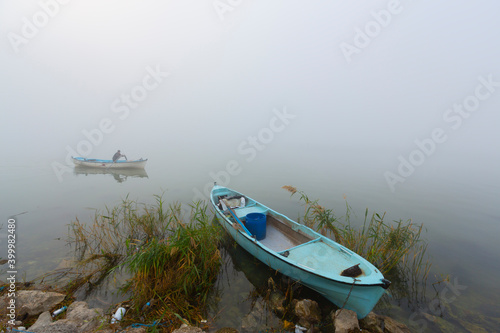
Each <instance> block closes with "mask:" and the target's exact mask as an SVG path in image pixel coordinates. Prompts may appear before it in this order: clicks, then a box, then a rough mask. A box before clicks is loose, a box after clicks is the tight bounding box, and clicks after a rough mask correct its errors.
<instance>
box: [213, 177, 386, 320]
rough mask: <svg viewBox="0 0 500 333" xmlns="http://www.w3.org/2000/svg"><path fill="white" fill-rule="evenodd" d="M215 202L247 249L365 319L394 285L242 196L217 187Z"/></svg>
mask: <svg viewBox="0 0 500 333" xmlns="http://www.w3.org/2000/svg"><path fill="white" fill-rule="evenodd" d="M210 199H211V203H212V205H213V207H214V210H215V213H216V215H217V218H218V220H219V221H220V223H221V225H222V226H223V227H224V229H226V231H227V232H228V233H229V234H230V235H231V236H232V237H233V238H234V239H235V241H236V242H237V243H238V244H239V245H240V246H241V247H243V248H244V249H245V250H246V251H248V252H249V253H250V254H252V255H253V256H254V257H256V258H257V259H259V260H260V261H262V262H263V263H264V264H266V265H268V266H269V267H271V268H273V269H275V270H277V271H279V272H280V273H282V274H284V275H287V276H289V277H290V278H292V279H294V280H296V281H299V282H300V283H302V284H304V285H306V286H308V287H309V288H311V289H313V290H315V291H317V292H319V293H320V294H322V295H323V296H324V297H325V298H326V299H328V300H329V301H331V302H332V303H334V304H335V305H337V306H338V307H342V306H344V308H346V309H349V310H353V311H355V312H356V313H357V316H358V318H360V319H361V318H364V317H365V316H366V315H367V314H368V313H369V312H370V311H371V310H372V309H373V307H374V306H375V305H376V304H377V302H378V301H379V299H380V298H381V297H382V295H383V294H384V293H385V290H386V289H387V288H388V287H389V285H390V284H391V283H390V281H388V280H386V279H384V276H383V275H382V273H381V272H380V271H379V270H378V269H377V268H376V267H375V266H373V265H372V264H371V263H370V262H368V261H367V260H366V259H364V258H363V257H361V256H360V255H358V254H356V253H354V252H353V251H351V250H349V249H348V248H346V247H344V246H342V245H340V244H338V243H337V242H335V241H333V240H331V239H329V238H327V237H325V236H322V235H321V234H319V233H317V232H316V231H314V230H312V229H310V228H308V227H306V226H304V225H302V224H299V223H297V222H295V221H293V220H291V219H289V218H288V217H286V216H284V215H282V214H280V213H278V212H276V211H274V210H272V209H270V208H269V207H266V206H264V205H263V204H261V203H259V202H257V201H255V200H253V199H251V198H249V197H247V196H245V195H243V194H241V193H239V192H236V191H234V190H231V189H229V188H226V187H222V186H218V185H215V186H214V187H213V188H212V192H211V195H210Z"/></svg>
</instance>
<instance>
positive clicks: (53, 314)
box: [52, 306, 68, 317]
mask: <svg viewBox="0 0 500 333" xmlns="http://www.w3.org/2000/svg"><path fill="white" fill-rule="evenodd" d="M67 308H68V307H67V306H63V307H62V308H60V309H58V310H56V311H54V312H52V317H55V316H57V315H58V314H60V313H63V312H64V311H66V309H67Z"/></svg>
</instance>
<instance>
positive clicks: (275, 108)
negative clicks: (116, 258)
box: [0, 0, 500, 317]
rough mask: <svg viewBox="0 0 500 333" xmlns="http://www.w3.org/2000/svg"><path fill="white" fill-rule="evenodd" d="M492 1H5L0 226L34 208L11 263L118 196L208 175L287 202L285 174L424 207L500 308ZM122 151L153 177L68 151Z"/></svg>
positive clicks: (444, 245) (188, 186)
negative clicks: (85, 163) (80, 160)
mask: <svg viewBox="0 0 500 333" xmlns="http://www.w3.org/2000/svg"><path fill="white" fill-rule="evenodd" d="M499 10H500V5H499V4H498V3H497V2H495V1H482V2H467V3H451V2H450V3H437V2H435V1H403V0H401V1H396V0H391V1H372V2H370V3H363V4H359V3H355V2H341V1H333V2H328V3H322V2H313V3H311V2H307V3H306V2H299V1H280V0H278V1H272V2H269V1H267V2H266V1H257V2H255V1H252V2H250V1H228V0H220V1H219V0H215V1H205V2H199V1H189V0H187V1H185V0H183V1H162V2H159V1H153V0H145V1H132V0H107V1H102V0H100V1H97V0H86V1H76V0H74V1H62V0H59V1H58V0H41V1H22V2H21V1H2V0H0V36H3V38H1V40H0V68H1V70H0V73H1V75H0V103H1V104H0V107H1V110H2V111H1V113H0V115H1V116H0V138H1V149H2V155H3V159H2V160H1V161H0V181H1V185H2V186H1V187H2V191H1V192H0V196H1V197H0V199H1V202H2V204H1V208H0V212H1V218H2V219H3V220H2V221H1V222H0V225H1V224H3V227H4V228H5V224H6V221H7V219H8V217H9V216H12V215H15V214H19V213H22V212H26V211H27V213H26V214H24V215H19V228H18V232H19V239H20V241H19V242H20V244H19V247H20V250H19V251H20V256H21V258H20V259H19V265H20V267H23V268H24V269H25V270H26V271H27V272H28V273H27V274H28V276H33V275H36V274H38V273H39V271H40V270H42V269H52V268H55V267H56V266H57V264H58V262H59V261H60V259H61V258H62V257H64V256H65V255H66V253H65V251H66V250H67V248H66V247H65V246H64V244H63V241H60V242H55V241H54V240H53V239H54V238H59V237H61V238H62V239H65V237H66V236H65V233H66V232H67V226H66V224H67V223H69V222H70V221H71V220H72V219H74V218H75V216H79V217H83V219H85V218H86V217H88V216H90V215H91V214H93V210H92V209H103V208H104V207H105V206H113V205H114V204H116V203H117V202H119V201H120V200H121V198H124V197H125V196H126V195H127V194H129V195H130V197H131V198H133V199H138V200H140V201H144V202H149V201H152V200H153V199H152V195H153V194H159V193H161V192H163V191H164V192H165V196H166V198H168V199H169V200H172V201H174V200H179V201H181V202H190V201H191V200H193V199H199V198H203V196H204V195H206V192H207V191H208V190H209V189H210V185H211V184H212V183H213V182H214V181H218V183H219V184H223V185H224V184H227V185H228V186H230V187H233V188H235V189H237V190H238V191H240V192H244V193H248V194H249V195H250V196H252V197H253V198H255V199H257V200H261V201H263V202H264V203H266V204H268V205H271V206H272V207H275V208H277V209H279V210H282V211H283V212H286V213H287V214H290V215H291V216H294V217H295V216H297V214H299V213H300V212H301V211H302V207H301V206H300V205H299V204H297V202H296V200H294V199H292V200H290V199H289V195H288V193H286V192H285V191H284V190H282V189H281V186H283V185H294V186H297V187H298V188H300V189H302V190H305V191H306V192H307V193H308V194H309V195H310V196H311V197H312V198H320V199H321V202H322V203H323V204H325V205H327V206H328V205H330V206H333V207H338V209H339V210H340V212H339V215H342V213H343V209H344V208H343V207H344V205H345V203H344V199H343V196H344V195H345V196H346V198H347V200H348V201H349V203H350V204H351V205H352V206H353V207H354V208H355V209H357V210H358V213H359V217H360V219H361V217H362V216H363V214H364V209H365V208H366V207H368V208H370V210H375V211H381V212H383V211H387V214H388V216H389V217H390V219H399V218H403V219H408V218H413V219H414V221H415V222H416V223H424V225H425V226H426V228H427V234H426V238H427V239H428V240H429V251H430V253H431V255H432V257H433V258H434V259H433V260H434V261H435V262H436V265H435V266H434V267H435V271H433V273H436V274H438V272H441V271H445V272H446V273H450V274H452V275H453V276H457V277H458V278H459V280H460V281H463V283H465V284H467V286H468V287H469V289H468V291H467V293H470V294H467V293H465V294H466V295H469V296H470V295H472V294H475V295H476V294H477V295H481V297H482V298H481V302H483V304H490V302H491V308H490V310H491V313H494V315H492V316H496V317H500V309H499V308H498V305H495V304H493V303H494V302H493V300H494V299H498V297H499V296H500V288H498V286H497V283H496V282H497V281H496V280H497V279H494V278H493V277H492V276H496V275H495V273H498V272H499V271H500V267H499V264H498V262H500V260H499V259H500V258H499V253H500V246H499V245H498V242H497V238H498V234H499V232H500V227H499V220H500V211H499V208H498V204H499V197H500V154H499V152H500V131H499V130H498V126H499V124H500V112H499V110H500V60H499V59H500V45H499V44H498V42H497V40H498V31H500V21H499V20H498V17H497V16H498V12H499ZM117 149H120V150H121V151H122V153H124V154H126V155H127V157H128V159H137V158H141V157H142V158H148V159H149V161H148V164H147V166H146V175H114V176H113V175H110V174H82V173H77V172H75V170H74V168H73V166H72V165H71V164H68V162H69V157H70V156H72V155H78V156H86V157H90V158H106V159H107V158H111V157H112V155H113V154H114V153H115V152H116V150H117ZM4 245H5V243H0V246H4ZM4 247H5V246H4ZM4 250H5V249H1V251H0V256H2V257H3V256H4V254H3V252H2V251H4ZM42 257H43V258H42ZM41 262H43V264H41ZM477 274H479V275H481V276H482V277H484V280H482V281H481V282H477V281H476V280H475V279H474V276H476V275H477ZM469 296H464V297H463V301H462V302H464V303H465V302H466V299H467V300H468V299H469V298H468V297H469ZM492 297H494V298H492ZM490 310H488V311H490ZM474 311H477V312H482V311H483V310H481V309H474Z"/></svg>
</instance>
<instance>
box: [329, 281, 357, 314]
mask: <svg viewBox="0 0 500 333" xmlns="http://www.w3.org/2000/svg"><path fill="white" fill-rule="evenodd" d="M356 281H359V280H358V279H356V278H353V281H352V285H351V290H349V294H347V298H346V299H345V301H344V304H342V307H341V308H340V311H339V314H338V315H335V318H337V316H339V315H340V313H342V310H344V306H345V305H346V304H347V301H348V300H349V297H350V296H351V292H352V289H353V288H354V284H355V283H356Z"/></svg>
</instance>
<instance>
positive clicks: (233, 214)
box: [223, 199, 253, 237]
mask: <svg viewBox="0 0 500 333" xmlns="http://www.w3.org/2000/svg"><path fill="white" fill-rule="evenodd" d="M223 200H224V202H225V204H226V207H227V209H228V210H229V212H230V213H231V215H232V216H233V217H234V219H235V220H236V221H237V222H238V223H239V224H240V225H241V226H242V227H243V230H245V231H246V233H247V234H248V235H249V236H250V237H253V235H252V233H251V232H250V231H248V229H247V227H245V225H244V224H243V222H241V220H240V219H239V218H238V216H236V213H235V212H234V211H233V209H232V208H231V205H230V204H229V202H228V201H227V200H226V199H223Z"/></svg>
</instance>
